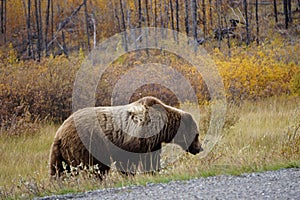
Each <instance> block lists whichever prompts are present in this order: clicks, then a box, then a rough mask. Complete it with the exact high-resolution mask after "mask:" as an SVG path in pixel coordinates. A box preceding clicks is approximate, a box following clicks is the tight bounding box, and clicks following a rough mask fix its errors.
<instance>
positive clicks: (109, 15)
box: [0, 0, 300, 60]
mask: <svg viewBox="0 0 300 200" xmlns="http://www.w3.org/2000/svg"><path fill="white" fill-rule="evenodd" d="M299 6H300V2H299V0H294V1H293V0H283V1H279V0H227V1H222V0H201V1H200V0H190V1H188V0H181V1H179V0H143V1H142V0H112V1H103V0H101V1H95V0H64V1H53V0H21V1H16V0H12V1H7V0H1V4H0V45H1V46H2V47H3V46H7V45H8V44H12V46H13V47H14V48H15V49H16V51H17V54H18V57H19V58H20V59H35V60H40V59H41V57H44V56H49V55H50V54H53V55H58V54H65V55H69V53H70V52H73V51H74V50H77V51H78V50H79V49H80V48H82V49H84V50H86V51H90V50H91V48H92V47H93V46H95V45H96V44H97V41H101V40H103V39H105V38H107V37H110V36H112V35H114V34H115V33H118V32H121V31H124V30H128V29H132V28H140V27H147V26H148V27H149V26H151V27H163V28H169V29H173V30H176V31H179V32H182V33H186V34H187V35H188V36H191V37H193V38H195V40H197V41H198V43H199V44H204V43H211V41H212V40H216V41H221V40H222V39H224V38H236V40H237V41H238V43H239V44H241V43H245V44H247V45H249V44H250V43H252V42H256V43H257V44H259V43H260V41H264V39H265V38H266V37H267V36H268V34H270V32H269V31H268V29H269V28H272V29H276V30H277V31H278V32H280V33H282V34H288V33H287V32H286V30H287V29H295V30H296V31H297V33H298V34H299V20H298V18H299V12H300V11H299ZM293 20H295V21H296V22H293ZM297 33H296V34H297ZM227 45H230V42H228V44H227ZM215 46H217V47H219V48H220V47H221V42H219V43H217V44H215Z"/></svg>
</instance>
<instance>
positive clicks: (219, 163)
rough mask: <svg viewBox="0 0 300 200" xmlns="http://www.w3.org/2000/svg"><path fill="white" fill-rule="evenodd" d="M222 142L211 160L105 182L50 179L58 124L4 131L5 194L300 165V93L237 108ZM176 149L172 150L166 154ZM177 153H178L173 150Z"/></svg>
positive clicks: (189, 159) (1, 186)
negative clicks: (12, 132) (51, 152)
mask: <svg viewBox="0 0 300 200" xmlns="http://www.w3.org/2000/svg"><path fill="white" fill-rule="evenodd" d="M228 113H229V114H228V120H227V124H230V125H228V126H226V128H225V129H224V133H223V136H222V138H221V140H220V141H219V142H218V143H217V145H216V146H215V147H214V149H213V151H212V152H211V153H210V154H209V155H208V156H207V157H205V158H203V159H199V158H198V157H197V156H192V155H189V154H185V153H184V154H182V156H181V157H179V159H178V160H177V161H176V162H175V163H173V164H169V165H167V166H166V168H164V169H163V170H161V171H160V172H158V173H156V174H155V175H154V176H152V175H149V174H146V175H145V174H140V175H137V176H135V177H131V176H129V177H126V176H122V175H120V174H119V173H117V172H115V171H112V172H111V173H109V174H108V176H107V177H106V178H105V179H104V181H103V182H99V180H98V179H96V178H94V177H91V176H89V174H86V173H81V174H80V175H79V176H76V177H69V178H66V179H64V180H60V181H53V182H51V181H49V177H48V154H49V149H50V145H51V142H52V140H53V137H54V134H55V131H56V129H57V128H58V126H57V125H49V124H48V125H43V126H41V127H42V128H41V129H40V130H39V131H38V132H37V133H34V134H30V133H29V132H28V133H27V134H22V135H19V136H17V135H16V136H9V135H7V134H6V133H5V132H2V133H1V134H0V155H1V159H0V172H1V173H0V198H30V197H33V196H41V195H49V194H53V193H60V194H62V193H68V192H80V191H87V190H90V189H96V188H104V187H119V186H123V185H130V184H145V183H147V182H167V181H170V180H174V179H189V178H192V177H200V176H204V177H206V176H211V175H216V174H240V173H243V172H249V171H262V170H270V169H278V168H282V167H299V166H300V130H299V129H300V128H299V127H300V97H277V98H270V99H266V100H263V101H259V102H258V101H257V102H245V103H244V104H242V105H241V106H240V107H236V106H231V107H230V108H229V112H228ZM170 152H173V150H172V151H170V150H169V151H166V153H165V154H164V157H165V158H166V157H168V154H169V153H170ZM173 153H174V152H173Z"/></svg>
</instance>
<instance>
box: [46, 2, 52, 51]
mask: <svg viewBox="0 0 300 200" xmlns="http://www.w3.org/2000/svg"><path fill="white" fill-rule="evenodd" d="M50 5H51V0H48V1H47V9H46V25H45V26H46V29H45V53H46V56H48V45H47V44H48V30H49V17H50Z"/></svg>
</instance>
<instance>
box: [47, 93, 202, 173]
mask: <svg viewBox="0 0 300 200" xmlns="http://www.w3.org/2000/svg"><path fill="white" fill-rule="evenodd" d="M198 136H199V133H198V130H197V125H196V123H195V121H194V120H193V118H192V116H191V115H190V114H189V113H186V112H184V111H182V110H180V109H176V108H173V107H171V106H168V105H165V104H164V103H163V102H161V101H160V100H158V99H157V98H154V97H144V98H142V99H140V100H138V101H136V102H133V103H131V104H128V105H123V106H112V107H92V108H85V109H81V110H78V111H77V112H75V113H73V114H72V115H71V116H70V117H69V118H68V119H66V120H65V122H64V123H63V124H62V125H61V127H60V128H59V129H58V130H57V132H56V135H55V138H54V142H53V144H52V147H51V151H50V175H51V176H59V175H60V174H61V172H62V171H63V170H64V168H63V165H62V162H65V163H66V164H67V165H68V166H70V165H72V166H78V165H80V164H83V165H87V166H89V165H98V168H99V170H100V172H101V173H102V174H104V173H106V172H107V171H108V170H109V169H110V167H109V166H110V164H109V163H110V162H111V161H112V160H113V161H117V163H118V164H117V166H118V169H120V170H121V171H124V172H128V169H127V168H130V167H131V165H132V163H134V164H137V163H138V162H140V161H145V163H147V164H145V166H144V170H147V171H149V170H156V169H159V165H160V163H159V160H160V159H159V156H160V149H161V144H162V143H163V142H165V143H169V142H172V141H173V142H175V143H177V144H179V145H180V146H182V148H184V149H185V150H186V151H188V152H190V153H192V154H196V153H199V152H200V151H201V150H202V149H201V145H200V142H199V140H198ZM116 147H117V148H116ZM124 152H129V154H128V155H127V154H126V155H125V154H124ZM149 152H150V154H147V153H149ZM152 152H153V153H152ZM134 153H138V154H134ZM141 153H144V154H142V155H145V156H144V157H141V156H140V155H139V154H141ZM129 163H130V164H129ZM129 165H130V166H129ZM132 171H133V170H132V169H131V170H130V172H132Z"/></svg>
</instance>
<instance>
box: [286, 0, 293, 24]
mask: <svg viewBox="0 0 300 200" xmlns="http://www.w3.org/2000/svg"><path fill="white" fill-rule="evenodd" d="M287 1H288V17H289V22H292V21H293V19H292V0H287Z"/></svg>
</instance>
